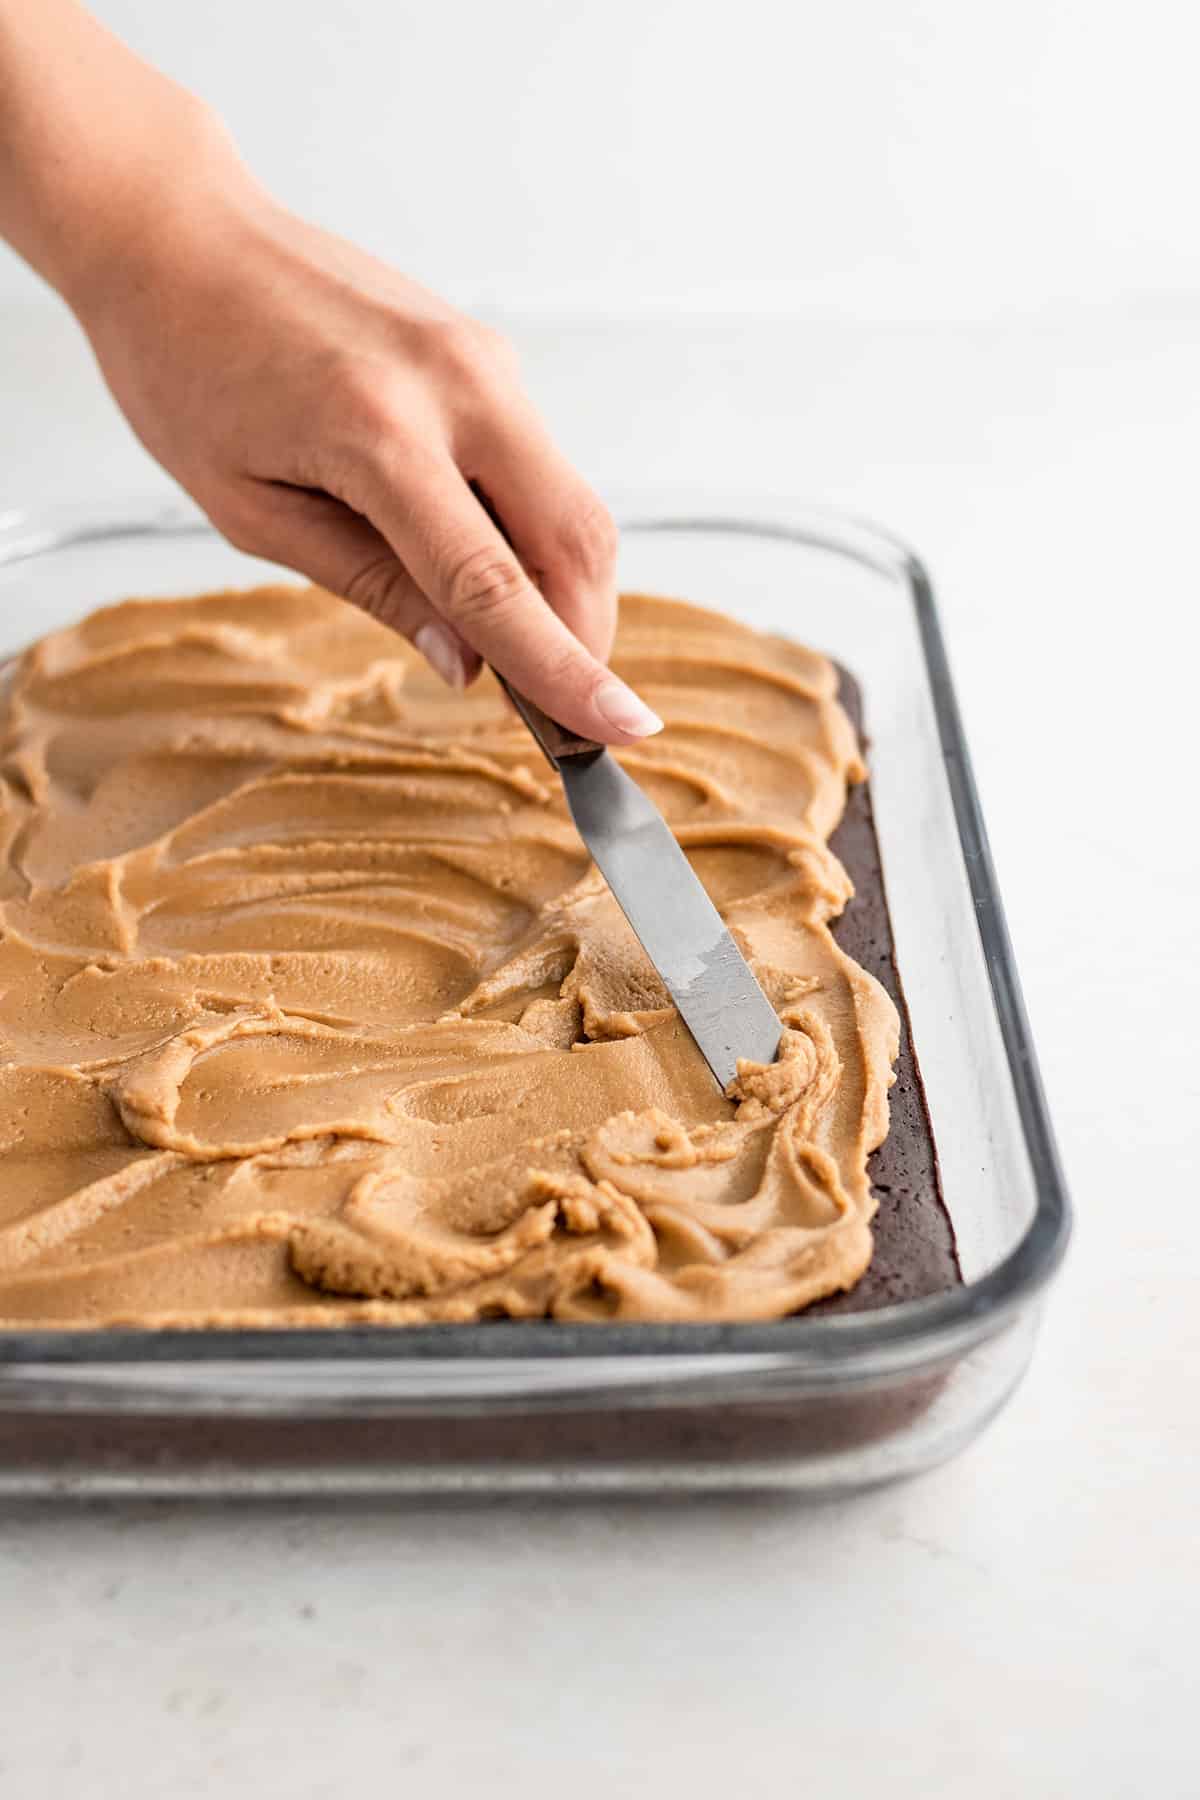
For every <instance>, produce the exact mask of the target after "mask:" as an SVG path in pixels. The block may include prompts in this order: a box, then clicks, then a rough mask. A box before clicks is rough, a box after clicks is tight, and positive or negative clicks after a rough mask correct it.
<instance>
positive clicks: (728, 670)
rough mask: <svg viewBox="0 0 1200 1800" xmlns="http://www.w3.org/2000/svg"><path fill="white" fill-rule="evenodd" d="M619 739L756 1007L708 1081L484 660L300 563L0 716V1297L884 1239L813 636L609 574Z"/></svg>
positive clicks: (102, 1295)
mask: <svg viewBox="0 0 1200 1800" xmlns="http://www.w3.org/2000/svg"><path fill="white" fill-rule="evenodd" d="M614 661H615V666H616V668H617V669H618V671H619V672H620V673H621V674H622V675H623V676H624V677H625V679H626V680H628V681H629V682H630V683H632V685H633V686H634V687H635V688H636V689H637V690H638V691H640V692H641V693H643V694H644V695H645V697H646V699H647V700H648V702H649V703H650V704H651V705H652V706H653V707H654V708H655V709H656V710H657V711H658V712H659V713H660V714H661V715H662V716H663V718H664V719H665V720H666V722H667V729H666V730H665V732H664V733H663V734H662V735H661V736H660V737H658V738H655V739H652V740H650V741H649V742H647V743H646V744H644V745H642V746H639V747H637V748H636V749H633V750H628V751H622V752H620V753H619V754H620V758H621V761H622V762H623V763H624V764H625V766H626V768H628V769H629V771H630V773H631V774H632V775H634V777H635V778H636V779H637V780H638V781H640V782H641V783H642V784H643V785H644V786H645V787H646V788H647V789H648V791H649V792H650V793H651V795H652V796H653V798H654V799H655V801H656V802H657V803H658V805H659V806H660V807H661V808H662V810H663V812H664V814H665V815H666V817H667V818H668V819H669V821H670V822H671V824H672V827H673V829H674V830H675V832H676V834H677V835H678V837H679V840H680V842H681V843H682V845H683V847H684V849H685V851H686V852H687V854H688V856H689V858H690V859H691V860H692V863H693V865H694V867H695V868H696V870H697V873H698V874H699V875H700V878H701V879H702V881H703V882H704V883H705V886H706V887H707V888H708V890H709V892H710V893H711V895H712V896H713V898H714V900H715V901H716V903H717V905H718V906H719V907H720V909H721V911H722V913H723V914H724V916H725V918H726V920H727V922H728V924H729V926H730V929H731V930H732V931H733V933H734V935H735V937H736V938H737V939H738V942H739V943H740V945H741V947H742V948H743V950H744V951H745V953H746V954H747V955H748V956H749V958H750V960H751V962H752V964H753V966H754V968H755V971H756V973H757V974H758V976H759V979H760V980H761V981H762V983H763V985H764V987H765V988H766V989H767V991H768V993H769V994H770V996H771V998H772V1000H773V1001H774V1002H775V1004H776V1006H777V1007H778V1009H779V1011H780V1014H781V1017H782V1018H783V1020H784V1022H785V1025H786V1028H787V1029H786V1031H785V1035H784V1040H783V1044H782V1046H781V1051H780V1055H779V1058H778V1060H777V1061H776V1063H774V1064H773V1065H772V1066H770V1067H763V1066H760V1065H743V1067H742V1069H741V1072H740V1075H739V1079H738V1081H737V1082H736V1083H735V1084H734V1086H733V1087H732V1089H731V1090H730V1093H729V1094H728V1096H726V1095H722V1094H720V1093H719V1092H718V1091H717V1089H716V1087H715V1085H714V1083H713V1081H712V1078H711V1076H710V1075H709V1073H708V1070H707V1068H706V1066H705V1064H704V1062H703V1060H702V1058H701V1056H700V1053H699V1051H698V1050H697V1049H696V1047H695V1045H694V1044H693V1043H692V1040H691V1039H690V1037H689V1036H688V1034H687V1032H686V1030H685V1029H684V1028H683V1026H682V1024H681V1023H680V1021H679V1019H678V1017H677V1015H676V1014H675V1012H674V1010H673V1008H672V1007H671V1005H670V1003H669V1001H668V998H667V995H666V993H665V991H664V989H663V988H662V986H661V983H660V982H659V980H658V978H657V976H656V975H655V973H654V971H653V969H652V968H651V966H650V965H649V963H648V961H647V960H646V958H645V956H644V954H643V953H642V951H641V949H640V946H639V945H638V944H637V941H636V940H635V939H634V937H633V936H632V933H631V932H630V930H629V927H628V926H627V924H626V923H625V921H624V919H623V917H622V915H621V914H620V912H619V910H618V908H617V906H616V904H615V902H614V901H613V900H612V898H611V896H610V895H609V893H608V891H607V889H606V888H605V886H604V883H603V881H602V880H601V879H600V877H599V875H598V874H597V872H596V871H595V869H594V868H593V867H592V866H591V865H590V863H589V860H588V857H587V854H586V852H585V851H584V849H583V846H582V844H581V843H580V841H579V838H578V837H577V835H576V833H575V831H574V828H573V826H572V825H571V823H570V820H569V818H568V816H567V813H566V808H565V805H564V802H563V798H562V794H561V790H560V788H559V785H558V782H557V780H556V779H555V778H554V777H553V775H552V774H551V772H550V771H549V769H548V768H546V766H545V765H544V764H542V763H541V760H540V758H539V756H538V753H537V750H536V748H535V747H534V745H533V744H532V742H531V740H530V738H529V737H528V735H527V733H526V732H525V730H524V728H523V727H522V726H521V725H520V724H519V723H518V722H517V721H516V720H515V719H514V718H513V716H512V715H511V713H510V712H509V711H508V709H507V707H506V705H505V704H504V702H503V701H502V699H501V697H500V694H499V692H498V690H497V688H496V687H495V685H494V684H493V683H492V682H491V680H490V678H485V680H484V681H483V682H482V683H480V684H479V686H478V687H477V688H476V689H475V690H473V691H472V692H470V693H469V694H466V695H451V694H449V693H448V692H447V690H446V689H445V688H444V687H443V686H442V685H441V684H440V682H438V681H437V680H436V678H435V677H434V676H432V675H431V674H430V673H429V672H428V671H427V670H426V669H425V667H424V664H423V663H422V662H421V661H420V659H419V658H417V657H416V656H415V655H414V654H413V653H412V652H411V651H410V650H409V648H408V646H407V645H406V644H405V643H403V642H402V641H401V640H400V639H398V638H396V637H395V636H393V635H392V634H391V633H389V632H387V631H385V630H384V629H383V628H382V627H381V626H378V625H376V624H374V623H372V622H371V621H370V620H368V619H366V618H365V617H364V616H362V615H361V614H360V613H358V612H357V611H355V610H354V609H352V608H351V607H349V606H347V605H344V604H343V603H342V602H340V601H337V600H334V599H332V598H331V597H330V596H328V595H326V594H323V593H321V592H319V591H318V590H315V589H301V588H296V587H292V586H279V587H269V588H260V589H256V590H253V591H250V592H236V593H222V594H212V595H204V596H200V597H198V598H196V599H189V600H179V601H143V600H131V601H126V602H124V603H122V604H120V605H116V606H111V607H107V608H104V609H103V610H101V611H99V612H96V613H93V614H92V615H91V616H90V617H89V618H87V619H85V620H84V621H83V622H82V623H81V624H79V625H78V626H76V627H74V628H72V629H69V630H66V631H62V632H59V633H56V634H54V635H53V636H50V637H48V638H45V639H43V640H42V641H41V642H40V643H39V644H37V645H35V646H34V647H33V648H32V649H31V650H29V651H27V652H26V653H25V654H24V656H22V657H21V658H20V659H19V661H18V662H17V663H16V664H15V665H14V666H13V667H12V668H11V670H10V671H9V673H8V677H7V681H6V684H5V690H4V695H3V702H2V712H0V842H2V845H3V854H2V855H0V1062H2V1065H3V1066H2V1067H0V1148H2V1150H3V1154H4V1174H5V1180H4V1183H3V1189H2V1191H0V1319H2V1320H4V1321H6V1322H10V1323H12V1322H18V1323H27V1324H28V1323H40V1324H54V1325H78V1324H104V1323H110V1324H116V1323H142V1324H146V1323H150V1324H195V1325H214V1324H215V1325H219V1324H281V1325H286V1324H305V1325H312V1324H322V1323H326V1324H337V1323H341V1322H349V1321H364V1320H365V1321H378V1322H395V1323H398V1324H399V1323H405V1322H419V1321H425V1320H460V1321H461V1320H473V1319H481V1318H490V1317H506V1316H507V1317H532V1316H544V1315H549V1316H551V1317H554V1318H559V1319H572V1320H590V1319H595V1320H602V1319H613V1318H619V1319H685V1320H686V1319H769V1318H776V1317H779V1316H781V1315H783V1314H786V1313H789V1312H792V1311H795V1310H796V1309H798V1308H800V1307H803V1306H805V1305H807V1304H809V1303H810V1302H811V1301H813V1300H815V1299H818V1298H819V1297H821V1296H823V1295H826V1294H829V1293H831V1292H834V1291H836V1290H838V1289H841V1288H845V1287H848V1286H850V1285H851V1284H853V1282H854V1281H855V1280H856V1279H857V1278H858V1276H859V1275H860V1274H861V1273H862V1271H863V1270H864V1268H865V1267H866V1265H867V1262H868V1260H869V1257H870V1251H871V1236H870V1218H871V1214H872V1211H873V1201H872V1197H871V1192H870V1186H869V1182H868V1179H867V1173H866V1159H867V1156H868V1154H869V1152H870V1151H871V1150H872V1149H873V1148H874V1147H875V1146H876V1145H877V1144H878V1143H879V1142H880V1141H881V1140H882V1138H883V1136H884V1135H885V1133H886V1130H887V1098H886V1096H887V1088H888V1085H889V1083H890V1080H891V1066H892V1062H893V1060H894V1058H895V1054H896V1044H897V1032H898V1021H897V1018H896V1014H895V1010H894V1008H893V1006H892V1004H891V1001H890V1000H889V999H888V997H887V995H886V994H885V993H884V992H883V990H882V989H881V988H880V987H879V985H878V984H877V983H876V982H875V981H874V980H873V979H872V978H871V977H870V976H869V975H868V974H867V973H866V972H865V971H864V970H862V969H861V968H859V966H858V965H857V964H856V963H854V962H853V961H852V960H851V959H850V958H848V957H847V956H846V955H845V954H844V953H843V952H842V951H841V950H839V948H838V946H837V945H836V943H835V942H834V940H833V938H832V937H831V935H830V932H829V929H828V922H829V921H830V919H832V918H834V917H835V916H836V915H837V913H838V912H839V911H840V910H841V908H842V907H843V906H844V905H845V903H846V900H847V899H848V897H849V883H848V880H847V878H846V875H845V873H844V871H843V870H842V868H841V866H840V864H839V863H838V862H837V860H836V858H835V857H834V856H833V855H832V854H831V852H830V851H829V849H828V847H827V842H826V840H827V839H828V837H829V834H830V833H831V831H832V830H833V828H834V827H835V825H836V824H837V821H838V819H839V817H840V815H841V811H842V808H843V805H844V802H845V795H846V787H847V783H848V782H853V781H858V780H860V779H862V777H863V773H864V771H863V768H862V764H861V762H860V758H859V753H858V748H857V744H856V741H855V737H854V733H853V730H852V728H851V726H850V724H849V721H848V720H847V718H846V716H845V714H844V713H843V711H842V709H841V707H840V706H839V704H838V702H837V699H836V674H835V671H834V669H833V667H832V665H831V664H830V663H829V662H828V661H826V660H825V659H824V658H823V657H821V656H819V655H817V654H815V653H814V652H812V651H810V650H806V649H802V648H800V647H799V646H797V645H795V644H792V643H790V642H787V641H785V640H782V639H779V638H771V637H764V636H762V635H759V634H757V633H754V632H752V631H750V630H748V629H747V628H745V627H743V626H740V625H738V624H736V623H735V622H733V621H732V620H730V619H728V618H725V617H723V616H721V615H719V614H715V613H710V612H705V611H702V610H700V609H698V608H696V607H691V606H685V605H683V604H680V603H678V602H672V601H666V600H659V599H652V598H648V597H645V596H627V597H626V598H625V599H624V600H623V602H622V609H621V628H620V633H619V638H618V646H617V653H616V656H615V659H614Z"/></svg>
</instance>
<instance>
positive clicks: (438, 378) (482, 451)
mask: <svg viewBox="0 0 1200 1800" xmlns="http://www.w3.org/2000/svg"><path fill="white" fill-rule="evenodd" d="M0 235H3V236H5V237H7V238H8V240H9V242H10V243H12V244H13V246H14V247H15V248H16V249H17V250H18V251H20V252H21V254H22V255H24V256H26V257H27V258H28V260H29V261H30V262H31V263H32V264H33V266H34V267H35V268H37V269H38V270H40V272H41V273H42V274H43V275H44V276H45V277H46V279H47V280H48V281H49V282H50V283H51V284H52V285H53V286H54V287H56V288H58V290H59V291H60V293H62V294H63V296H64V298H65V299H66V300H67V302H68V304H69V305H70V306H71V307H72V308H73V309H74V311H75V312H76V314H77V315H78V317H79V319H80V321H81V323H82V324H83V327H84V329H85V330H86V331H87V333H88V336H89V337H90V339H91V341H92V345H93V348H94V349H95V351H96V355H97V357H98V358H99V361H100V366H101V368H102V369H103V371H104V374H105V377H106V378H107V380H108V383H109V386H110V387H111V388H112V391H113V393H114V394H115V396H116V398H117V400H118V401H119V402H120V405H121V406H122V408H123V409H124V411H125V413H126V415H127V417H128V418H129V420H130V422H131V424H132V425H133V427H134V430H135V431H136V432H137V433H138V435H139V436H140V437H141V439H142V441H143V442H144V443H145V444H146V446H147V447H148V449H149V450H150V451H151V452H152V453H153V454H154V455H155V456H156V457H157V458H158V459H159V461H160V462H161V463H162V464H163V465H164V467H165V468H167V469H169V470H170V472H171V473H172V474H173V475H174V476H175V477H176V479H177V480H178V481H180V482H182V484H183V486H184V487H185V488H187V490H188V492H189V493H191V494H192V495H193V496H194V498H195V499H197V500H198V501H199V503H200V505H201V506H202V507H203V508H204V510H205V511H206V512H207V513H208V515H209V517H210V518H211V519H212V520H213V522H214V523H215V524H216V525H217V526H218V527H219V529H220V530H222V531H223V532H224V533H225V535H226V536H227V537H228V538H229V539H230V540H231V541H232V542H233V543H234V544H236V545H238V546H239V548H241V549H244V550H248V551H251V552H252V553H254V554H257V555H260V556H265V557H269V558H270V559H272V560H273V561H275V562H280V563H284V564H286V565H287V566H288V567H290V568H294V569H297V570H298V571H299V572H300V573H301V574H303V575H307V576H308V577H310V579H312V580H314V581H316V582H318V583H320V584H321V586H323V587H327V588H329V589H331V590H332V591H333V592H334V593H336V594H341V595H343V596H344V597H345V598H346V599H348V600H352V601H355V602H356V603H357V604H358V605H359V606H362V607H364V608H365V609H366V610H367V611H368V612H370V613H372V614H374V615H375V617H377V618H379V619H382V620H383V621H385V623H387V624H388V625H392V626H394V627H395V629H396V630H397V631H401V632H403V633H404V634H405V636H406V637H410V638H411V639H412V641H413V643H414V644H416V645H417V647H418V649H420V650H422V651H423V652H424V654H425V655H426V656H427V657H428V659H429V661H430V662H431V663H432V664H433V665H434V667H435V668H436V669H437V670H438V671H439V673H441V674H443V675H444V676H445V677H446V679H447V680H448V681H451V682H453V683H455V684H461V683H465V682H467V681H469V680H471V679H472V677H473V676H474V675H475V674H477V673H478V670H479V664H480V658H481V657H482V658H486V659H487V660H488V661H489V662H492V663H494V664H495V666H496V667H497V669H499V670H500V672H501V673H502V674H504V675H506V676H507V677H508V678H509V680H510V681H511V682H512V683H513V684H514V686H516V687H518V688H519V689H521V690H522V691H523V692H524V693H526V694H528V695H529V697H530V698H531V699H532V700H535V701H536V702H537V703H538V704H539V705H540V706H541V707H542V708H543V709H544V710H545V711H546V712H548V713H550V714H551V715H552V716H553V717H555V718H557V719H560V720H561V721H562V723H563V724H564V725H567V726H569V727H571V728H572V729H573V730H575V731H578V732H581V733H583V734H585V735H586V736H589V737H596V738H600V739H602V740H603V741H605V742H607V743H628V742H630V741H631V740H634V739H636V738H639V737H645V736H647V735H648V734H649V733H650V732H652V731H656V730H658V729H659V724H660V722H659V720H657V719H656V718H655V716H654V714H653V713H652V712H650V711H649V709H648V708H647V707H645V706H643V705H642V703H641V701H639V700H638V699H637V697H636V695H634V694H633V693H631V691H630V690H629V689H628V688H627V687H626V686H625V685H624V683H623V682H621V681H619V680H618V679H617V678H616V677H615V676H614V675H612V674H611V673H610V671H609V670H608V669H607V668H606V667H605V666H604V659H605V658H606V657H607V656H608V653H609V651H610V649H611V647H612V634H613V627H614V624H615V613H616V592H615V586H614V577H615V562H616V530H615V527H614V525H613V522H612V520H611V518H610V517H609V515H608V513H607V511H606V510H605V508H604V506H603V505H602V504H601V502H600V501H599V500H598V499H597V498H596V495H595V494H594V493H592V491H591V489H590V488H589V487H588V486H587V485H586V483H585V482H583V481H582V480H581V479H580V477H579V476H578V475H577V474H576V473H575V471H574V470H573V469H572V468H571V466H570V464H569V463H568V462H567V461H566V460H565V459H564V458H563V457H562V455H561V454H560V453H559V452H558V450H557V449H556V448H555V446H554V444H553V442H552V441H551V439H550V437H549V435H548V433H547V431H546V428H545V426H544V425H543V424H542V421H541V420H540V419H539V417H538V415H537V412H536V411H535V409H534V407H533V406H532V404H531V403H530V401H529V398H528V396H527V395H526V394H525V392H524V391H523V389H522V387H521V383H520V380H519V378H518V375H517V371H516V367H515V363H514V359H513V356H512V352H511V351H510V349H509V348H508V346H507V345H506V344H505V343H504V342H503V340H502V339H500V338H499V337H497V336H496V335H495V333H493V332H490V331H487V330H485V329H484V328H483V327H482V326H480V325H477V324H474V323H473V322H472V321H471V320H469V319H466V318H464V317H463V316H462V315H461V314H459V313H456V312H455V311H454V310H453V309H452V308H451V307H449V306H446V305H445V304H443V302H442V301H440V300H438V299H436V298H435V297H434V296H433V295H432V294H429V293H426V292H425V291H424V289H422V288H420V287H418V286H417V284H416V283H415V282H412V281H408V280H406V279H405V277H404V276H402V275H399V274H397V273H396V272H395V270H393V269H390V268H388V267H387V266H386V265H384V264H383V263H380V262H377V261H376V260H375V259H374V258H373V257H371V256H367V255H365V254H364V253H363V252H362V251H361V250H356V249H355V248H354V246H353V245H351V244H346V243H343V242H342V241H341V240H340V239H338V238H335V237H332V236H331V235H329V234H328V233H327V232H324V231H319V230H317V229H315V228H314V227H313V226H310V225H306V224H304V223H303V222H302V221H301V220H299V219H296V218H293V217H292V216H291V215H290V214H288V213H287V212H285V211H284V210H283V209H282V208H281V207H279V206H277V205H276V204H275V203H274V202H273V201H272V200H271V199H270V197H269V196H268V195H267V194H265V193H264V192H263V191H262V190H261V188H259V187H258V186H257V184H256V183H255V182H254V181H253V179H252V178H251V176H250V175H249V173H248V172H247V170H246V169H245V167H244V166H243V164H242V163H241V162H240V160H239V158H238V156H237V153H236V151H235V150H234V147H233V145H232V143H231V142H230V140H229V138H228V136H227V134H226V133H225V131H224V129H223V127H222V126H221V125H220V123H219V121H217V120H216V118H215V117H214V116H213V114H212V113H210V112H209V111H208V109H207V108H206V107H205V106H203V104H202V103H200V102H199V101H197V100H196V99H195V98H194V97H193V96H192V95H190V94H188V93H187V92H186V91H185V90H184V89H181V88H179V87H177V86H176V85H175V84H174V83H173V82H171V81H168V80H167V78H166V77H165V76H163V75H161V74H160V73H159V72H158V71H157V70H155V69H152V68H150V67H149V66H148V65H147V64H145V63H143V62H141V61H139V59H138V58H137V57H136V56H134V55H133V54H132V53H131V52H130V51H129V50H127V49H126V47H125V46H124V45H123V44H121V43H120V42H119V41H118V40H117V39H116V38H114V37H113V36H112V34H111V33H109V32H107V31H106V30H105V29H104V27H103V26H102V25H101V24H100V23H99V21H98V20H96V19H94V18H93V17H92V16H91V15H90V14H89V13H87V12H86V10H85V9H83V8H82V7H80V6H79V5H77V4H76V0H38V4H37V5H36V6H34V7H31V6H30V5H29V4H28V0H0ZM472 488H474V489H475V490H476V492H473V491H472ZM476 493H478V494H479V495H481V496H483V499H484V501H485V502H486V507H485V505H484V504H481V503H480V500H479V499H478V498H477V497H476ZM486 508H490V509H491V511H492V512H493V513H494V515H495V518H496V519H497V520H499V521H500V522H501V525H502V527H503V530H501V529H498V528H497V525H496V524H495V523H493V520H492V519H491V518H489V516H488V511H487V510H486ZM506 537H507V539H508V540H510V542H506V541H505V539H506ZM510 543H511V547H510Z"/></svg>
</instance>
